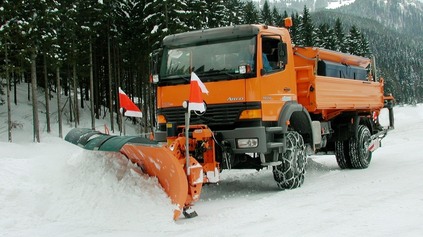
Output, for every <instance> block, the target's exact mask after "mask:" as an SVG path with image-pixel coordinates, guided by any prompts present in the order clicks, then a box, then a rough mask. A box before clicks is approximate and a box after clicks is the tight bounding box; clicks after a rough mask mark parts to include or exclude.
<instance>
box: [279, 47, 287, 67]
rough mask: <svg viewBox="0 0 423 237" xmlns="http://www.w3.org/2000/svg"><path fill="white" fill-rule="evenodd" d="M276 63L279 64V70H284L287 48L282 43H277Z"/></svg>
mask: <svg viewBox="0 0 423 237" xmlns="http://www.w3.org/2000/svg"><path fill="white" fill-rule="evenodd" d="M278 62H279V64H280V68H284V67H285V65H286V64H287V63H288V54H287V48H286V43H284V42H279V43H278Z"/></svg>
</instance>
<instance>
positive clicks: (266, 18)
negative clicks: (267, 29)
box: [260, 0, 273, 25]
mask: <svg viewBox="0 0 423 237" xmlns="http://www.w3.org/2000/svg"><path fill="white" fill-rule="evenodd" d="M260 21H261V22H262V23H263V24H266V25H273V16H272V12H271V11H270V6H269V3H268V2H267V0H266V1H265V2H264V5H263V9H261V11H260Z"/></svg>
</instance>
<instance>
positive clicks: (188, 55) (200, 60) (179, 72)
mask: <svg viewBox="0 0 423 237" xmlns="http://www.w3.org/2000/svg"><path fill="white" fill-rule="evenodd" d="M255 39H256V38H255V37H253V38H247V39H237V40H236V41H224V42H213V43H208V44H201V45H194V46H185V47H181V48H170V49H169V48H167V49H165V50H164V54H163V60H162V65H161V67H160V68H161V70H160V78H161V80H170V79H173V78H185V79H187V78H189V75H190V72H191V71H194V72H195V73H196V74H197V75H203V76H214V75H225V76H226V77H227V75H232V76H233V77H237V75H242V74H248V73H251V72H253V71H254V69H253V65H254V58H255V42H256V40H255ZM247 65H249V66H248V68H247ZM237 78H238V77H237Z"/></svg>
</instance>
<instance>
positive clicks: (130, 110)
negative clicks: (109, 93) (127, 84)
mask: <svg viewBox="0 0 423 237" xmlns="http://www.w3.org/2000/svg"><path fill="white" fill-rule="evenodd" d="M119 101H120V104H119V107H120V108H121V109H123V111H124V112H123V115H124V116H127V117H140V118H141V117H142V113H141V110H140V109H139V108H138V107H137V106H136V105H135V104H134V102H132V100H131V99H129V97H128V96H127V95H126V94H125V92H123V90H122V89H121V88H120V87H119Z"/></svg>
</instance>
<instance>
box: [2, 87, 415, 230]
mask: <svg viewBox="0 0 423 237" xmlns="http://www.w3.org/2000/svg"><path fill="white" fill-rule="evenodd" d="M22 90H25V87H23V89H22ZM21 98H22V100H23V99H24V98H26V97H25V96H24V97H21ZM41 98H42V97H40V100H42V99H41ZM53 101H54V99H53ZM54 106H55V105H54V102H53V105H52V108H53V107H54ZM42 109H43V108H42V106H41V107H40V110H42ZM53 110H54V108H53ZM394 110H395V118H396V121H395V122H396V124H395V125H396V129H395V130H393V131H391V132H390V133H389V134H388V136H387V137H386V138H385V139H384V140H383V146H382V148H380V149H379V150H377V151H376V152H375V153H374V154H373V160H372V163H371V165H370V167H369V168H368V169H365V170H340V169H339V168H338V166H337V164H336V161H335V158H334V156H331V155H326V156H313V157H310V158H309V162H308V169H307V174H306V180H305V183H304V185H303V186H302V187H301V188H299V189H295V190H288V191H278V190H277V188H276V185H275V183H274V181H273V177H272V174H271V170H267V169H265V170H261V171H252V170H241V171H239V170H231V171H223V172H222V174H221V178H222V181H221V182H220V183H219V185H207V186H205V187H204V188H203V191H202V196H201V199H200V201H199V202H197V203H196V205H195V207H194V209H195V210H196V211H197V213H198V214H199V216H198V217H196V218H193V219H185V218H183V217H182V218H181V219H180V220H178V221H173V220H172V215H173V212H172V210H173V206H172V205H171V204H170V200H169V199H168V198H167V197H166V195H165V193H164V192H163V191H162V190H161V189H160V187H159V186H158V184H157V181H156V179H154V178H147V177H145V178H140V177H139V176H138V175H135V174H132V173H126V174H125V175H124V176H123V177H120V179H118V178H117V176H116V172H115V170H114V169H113V168H111V164H110V162H108V160H107V159H106V158H105V156H104V155H103V154H102V153H99V152H92V151H91V152H90V151H85V150H82V149H81V148H79V147H77V146H74V145H72V144H69V143H67V142H65V141H63V140H62V139H60V138H58V135H57V134H58V133H57V124H55V123H54V124H52V129H53V131H52V133H51V134H47V133H45V132H43V134H42V136H41V143H39V144H37V143H33V142H32V127H31V119H32V112H31V108H30V105H29V103H27V102H20V103H19V105H18V106H14V107H13V110H12V111H13V117H12V120H14V121H15V122H17V123H19V124H21V125H22V127H19V128H17V129H15V130H14V131H13V135H14V142H13V143H8V142H7V130H6V129H5V128H6V123H5V121H6V118H7V116H6V106H5V105H2V106H0V121H1V122H0V236H7V237H9V236H10V237H12V236H16V237H18V236H19V237H21V236H28V237H29V236H31V237H33V236H40V237H41V236H42V237H50V236H52V237H53V236H54V237H57V236H69V237H77V236H325V237H327V236H423V152H422V147H421V146H422V145H423V136H422V134H423V105H421V104H420V105H417V106H414V107H413V106H404V107H395V109H394ZM42 116H44V115H43V113H40V120H41V121H44V120H43V117H42ZM54 116H57V115H55V113H54V112H53V117H54ZM82 118H83V121H82V122H81V126H80V127H83V126H86V127H90V117H89V113H88V111H83V113H82ZM52 120H53V121H55V119H52ZM104 123H107V121H99V120H97V124H98V125H99V129H101V128H102V126H103V124H104ZM41 127H42V130H43V131H44V130H45V126H44V125H43V126H41ZM70 129H71V124H67V123H65V124H64V134H66V132H67V131H69V130H70Z"/></svg>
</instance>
